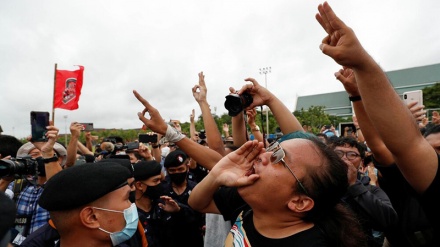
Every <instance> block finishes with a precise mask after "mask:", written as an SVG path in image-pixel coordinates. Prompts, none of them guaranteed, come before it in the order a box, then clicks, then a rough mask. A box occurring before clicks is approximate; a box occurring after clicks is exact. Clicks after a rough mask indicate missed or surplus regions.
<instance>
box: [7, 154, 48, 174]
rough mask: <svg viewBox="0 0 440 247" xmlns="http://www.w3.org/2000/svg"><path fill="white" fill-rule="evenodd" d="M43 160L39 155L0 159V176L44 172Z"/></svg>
mask: <svg viewBox="0 0 440 247" xmlns="http://www.w3.org/2000/svg"><path fill="white" fill-rule="evenodd" d="M41 169H44V162H43V160H42V158H41V157H39V158H37V159H32V158H31V157H30V156H25V157H22V158H11V159H10V160H7V159H3V160H0V177H6V176H15V177H21V176H23V175H39V174H41V173H44V174H45V171H44V170H43V171H42V170H41Z"/></svg>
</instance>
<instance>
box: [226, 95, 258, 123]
mask: <svg viewBox="0 0 440 247" xmlns="http://www.w3.org/2000/svg"><path fill="white" fill-rule="evenodd" d="M252 101H253V98H252V95H250V93H248V92H244V93H242V94H241V95H239V94H229V95H227V96H226V101H225V108H226V110H228V115H229V116H231V117H235V116H237V115H238V114H239V113H240V112H242V111H243V110H244V109H245V108H246V107H248V106H250V105H251V104H252Z"/></svg>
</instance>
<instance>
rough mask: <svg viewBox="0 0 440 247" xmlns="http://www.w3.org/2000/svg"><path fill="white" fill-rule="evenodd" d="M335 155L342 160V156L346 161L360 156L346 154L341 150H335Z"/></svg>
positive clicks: (351, 153)
mask: <svg viewBox="0 0 440 247" xmlns="http://www.w3.org/2000/svg"><path fill="white" fill-rule="evenodd" d="M335 153H336V154H337V155H338V156H339V158H341V159H342V158H343V157H344V155H345V157H347V159H348V160H354V159H356V158H357V157H359V156H361V155H360V154H358V153H356V152H353V151H348V152H344V151H342V150H335Z"/></svg>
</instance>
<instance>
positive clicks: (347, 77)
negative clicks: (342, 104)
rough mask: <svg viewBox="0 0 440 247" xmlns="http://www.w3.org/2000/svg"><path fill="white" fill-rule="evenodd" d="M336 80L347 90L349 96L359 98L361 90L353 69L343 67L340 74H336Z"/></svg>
mask: <svg viewBox="0 0 440 247" xmlns="http://www.w3.org/2000/svg"><path fill="white" fill-rule="evenodd" d="M335 77H336V79H338V80H339V81H340V82H341V83H342V85H343V86H344V88H345V91H346V92H347V93H348V95H349V96H359V95H360V94H359V89H358V86H357V83H356V78H355V77H354V72H353V70H352V69H349V68H347V67H343V68H342V69H340V70H339V71H338V72H336V73H335Z"/></svg>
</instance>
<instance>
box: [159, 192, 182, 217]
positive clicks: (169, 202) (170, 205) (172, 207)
mask: <svg viewBox="0 0 440 247" xmlns="http://www.w3.org/2000/svg"><path fill="white" fill-rule="evenodd" d="M160 199H162V200H163V202H164V203H159V204H158V205H159V207H160V208H161V209H163V210H164V211H165V212H169V213H175V212H179V211H180V206H179V204H177V202H176V201H174V200H173V199H172V198H171V197H169V196H161V197H160Z"/></svg>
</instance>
